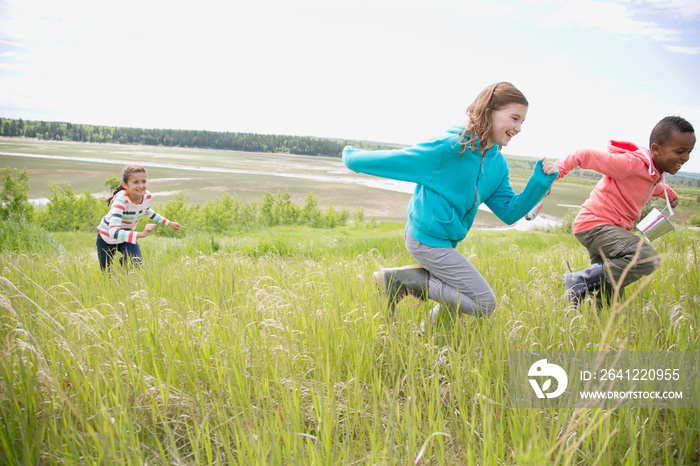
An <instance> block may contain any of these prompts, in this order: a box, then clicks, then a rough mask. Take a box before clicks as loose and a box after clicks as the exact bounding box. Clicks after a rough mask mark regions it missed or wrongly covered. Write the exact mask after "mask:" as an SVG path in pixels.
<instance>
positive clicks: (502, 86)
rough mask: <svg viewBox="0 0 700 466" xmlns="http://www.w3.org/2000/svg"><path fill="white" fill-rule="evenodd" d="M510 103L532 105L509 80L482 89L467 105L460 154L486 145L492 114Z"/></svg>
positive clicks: (489, 133)
mask: <svg viewBox="0 0 700 466" xmlns="http://www.w3.org/2000/svg"><path fill="white" fill-rule="evenodd" d="M510 104H522V105H526V106H529V105H530V104H529V102H528V101H527V99H526V98H525V96H524V95H523V93H522V92H520V91H519V90H518V89H517V88H516V87H515V86H513V85H512V84H511V83H508V82H499V83H495V84H491V85H490V86H488V87H487V88H486V89H484V90H483V91H481V92H480V93H479V95H478V96H476V99H474V102H472V103H471V105H469V107H467V118H468V119H467V123H466V124H465V125H464V131H463V132H462V136H461V137H460V140H459V144H460V145H461V146H462V150H461V151H460V153H459V155H462V154H464V151H465V150H467V149H469V150H470V151H473V150H476V149H478V148H480V147H485V146H486V144H487V143H488V138H489V136H490V135H491V126H492V123H493V121H492V118H491V114H492V113H493V112H494V111H495V110H500V109H502V108H503V107H505V106H507V105H510ZM482 152H483V149H482Z"/></svg>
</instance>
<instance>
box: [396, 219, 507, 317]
mask: <svg viewBox="0 0 700 466" xmlns="http://www.w3.org/2000/svg"><path fill="white" fill-rule="evenodd" d="M404 239H405V241H406V249H408V252H409V253H410V254H411V256H413V258H414V259H415V260H416V262H418V263H419V264H420V265H421V266H422V267H423V268H424V269H426V270H427V271H428V272H429V273H430V280H429V282H428V298H430V299H432V300H434V301H437V302H438V303H440V304H442V305H444V306H445V307H447V308H448V309H449V310H451V311H454V310H457V311H459V312H462V313H464V314H471V315H479V316H482V315H489V314H491V313H493V311H494V309H496V304H498V303H497V301H496V295H494V294H493V291H492V290H491V287H490V286H489V284H488V283H486V280H484V277H482V276H481V274H480V273H479V271H478V270H476V268H475V267H474V266H473V265H472V264H471V262H469V261H468V260H467V258H466V257H464V256H463V255H462V254H460V253H459V252H457V250H456V249H453V248H433V247H430V246H426V245H425V244H423V243H420V242H418V241H416V240H415V239H414V238H413V237H412V236H411V235H409V234H408V232H406V233H405V236H404Z"/></svg>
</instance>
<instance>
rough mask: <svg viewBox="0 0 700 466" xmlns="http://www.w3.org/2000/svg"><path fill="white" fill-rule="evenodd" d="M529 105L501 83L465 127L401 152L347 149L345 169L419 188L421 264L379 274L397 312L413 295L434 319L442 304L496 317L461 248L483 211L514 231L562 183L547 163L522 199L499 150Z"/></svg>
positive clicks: (416, 225) (413, 203) (409, 232)
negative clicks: (431, 303)
mask: <svg viewBox="0 0 700 466" xmlns="http://www.w3.org/2000/svg"><path fill="white" fill-rule="evenodd" d="M528 105H529V104H528V101H527V99H526V98H525V96H524V95H523V94H522V93H521V92H520V91H519V90H518V89H516V88H515V87H514V86H513V85H512V84H510V83H506V82H500V83H496V84H492V85H490V86H489V87H487V88H486V89H484V90H483V91H481V93H480V94H479V95H478V96H477V98H476V100H474V102H473V103H472V104H471V105H470V106H469V107H468V108H467V116H468V121H467V123H466V124H465V126H462V127H453V128H449V129H448V130H447V131H446V132H444V133H443V134H441V135H439V136H437V137H435V138H433V139H431V140H429V141H426V142H423V143H421V144H418V145H415V146H412V147H408V148H405V149H400V150H379V151H365V150H360V149H356V148H355V147H353V146H347V147H345V149H343V162H344V163H345V165H346V166H347V167H348V168H349V169H351V170H353V171H356V172H362V173H367V174H370V175H375V176H381V177H384V178H391V179H395V180H402V181H408V182H412V183H416V188H415V191H414V193H413V197H412V198H411V200H410V202H409V203H408V209H407V213H408V222H407V224H406V233H405V242H406V248H407V249H408V251H409V253H410V254H411V256H413V258H414V259H415V260H416V261H417V262H418V264H419V265H409V266H405V267H397V268H389V269H381V270H379V271H378V272H375V273H374V278H375V280H376V281H377V283H378V285H379V287H380V289H381V290H382V292H383V293H384V294H386V295H387V297H388V299H389V308H390V309H391V310H392V311H393V309H394V307H395V305H396V303H397V302H398V301H400V300H401V298H403V297H404V296H405V295H406V294H412V295H413V296H416V297H418V298H421V299H426V298H428V299H432V300H435V301H437V302H438V303H439V304H438V305H437V306H436V307H435V309H434V310H433V312H432V313H431V320H434V318H435V316H437V312H438V310H439V309H440V305H441V304H442V305H444V306H445V307H446V308H447V309H449V310H458V311H459V312H462V313H465V314H472V315H489V314H491V313H492V312H493V311H494V309H495V307H496V297H495V295H494V294H493V291H492V290H491V287H490V286H489V284H488V283H486V281H485V280H484V278H483V277H482V276H481V274H480V273H479V272H478V271H477V270H476V268H475V267H474V266H473V265H472V264H471V263H470V262H469V261H468V260H467V258H466V257H464V256H463V255H462V254H460V253H459V252H457V251H456V249H455V248H456V247H457V244H459V242H460V241H462V240H463V239H464V238H465V237H466V235H467V232H468V231H469V229H470V228H471V226H472V223H473V222H474V217H475V216H476V212H477V208H478V207H479V205H480V204H482V203H484V204H486V205H487V206H488V207H489V209H491V211H492V212H493V213H494V214H496V216H498V218H500V219H501V220H502V221H503V222H505V223H507V224H509V225H511V224H513V223H515V222H516V221H517V220H519V219H520V218H522V217H523V216H524V215H525V214H527V213H528V212H529V211H530V210H531V209H532V208H533V207H534V206H535V205H536V204H537V203H538V202H539V201H540V200H541V199H542V198H543V197H544V195H545V194H546V193H547V191H548V190H549V188H550V187H551V185H552V182H553V181H554V179H555V178H556V175H557V170H556V168H555V167H554V165H553V164H552V163H551V162H549V161H548V160H547V159H546V158H543V159H542V160H540V161H538V162H537V165H536V167H535V171H534V172H533V174H532V176H531V177H530V179H529V181H528V183H527V185H526V186H525V189H524V190H523V191H522V192H521V193H520V194H515V192H513V188H512V187H511V185H510V180H509V176H508V164H507V163H506V160H505V158H504V157H503V154H501V152H500V148H501V147H503V146H506V145H508V142H510V140H511V139H512V138H513V137H514V136H515V135H516V134H518V133H519V132H520V130H521V125H522V123H523V121H525V116H526V114H527V109H528Z"/></svg>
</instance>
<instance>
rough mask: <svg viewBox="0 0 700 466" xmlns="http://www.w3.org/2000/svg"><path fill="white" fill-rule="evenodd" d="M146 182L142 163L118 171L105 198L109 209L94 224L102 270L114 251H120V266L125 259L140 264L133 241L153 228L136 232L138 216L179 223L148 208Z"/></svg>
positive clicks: (106, 266) (175, 226) (173, 227)
mask: <svg viewBox="0 0 700 466" xmlns="http://www.w3.org/2000/svg"><path fill="white" fill-rule="evenodd" d="M146 182H147V175H146V169H145V168H144V167H143V166H141V165H128V166H126V167H125V168H124V170H123V171H122V182H121V185H120V186H119V188H117V190H116V191H114V193H113V194H112V197H110V198H109V199H107V205H109V206H110V209H109V212H108V213H107V215H105V216H104V218H103V219H102V221H101V222H100V224H99V225H98V226H97V257H98V259H99V260H100V268H101V269H102V270H106V269H108V268H110V267H111V266H112V261H113V260H114V257H115V256H116V254H117V251H118V252H120V253H122V258H121V259H120V261H119V262H120V264H122V265H124V262H125V260H126V261H129V262H131V263H132V264H133V265H141V262H142V255H141V248H140V247H139V245H138V243H137V242H136V240H137V239H138V238H145V237H146V236H148V235H149V234H150V233H151V232H152V231H153V230H154V229H155V227H156V226H155V225H154V224H152V223H151V224H148V225H146V226H145V227H144V229H143V231H141V232H136V230H135V229H136V225H137V224H138V223H139V220H140V219H141V217H143V216H146V217H148V218H150V219H151V220H153V221H154V222H158V223H163V224H165V225H168V226H169V227H170V228H172V229H174V230H180V228H181V227H180V224H178V223H175V222H171V221H170V220H168V219H167V218H165V217H163V216H161V215H159V214H158V213H156V212H154V211H153V210H151V199H152V196H151V193H150V192H149V191H148V190H147V189H146Z"/></svg>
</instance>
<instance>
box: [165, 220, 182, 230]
mask: <svg viewBox="0 0 700 466" xmlns="http://www.w3.org/2000/svg"><path fill="white" fill-rule="evenodd" d="M168 226H169V227H170V228H172V229H173V230H177V231H180V230H181V229H182V227H181V226H180V224H179V223H177V222H170V224H169V225H168Z"/></svg>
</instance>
